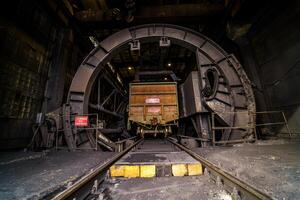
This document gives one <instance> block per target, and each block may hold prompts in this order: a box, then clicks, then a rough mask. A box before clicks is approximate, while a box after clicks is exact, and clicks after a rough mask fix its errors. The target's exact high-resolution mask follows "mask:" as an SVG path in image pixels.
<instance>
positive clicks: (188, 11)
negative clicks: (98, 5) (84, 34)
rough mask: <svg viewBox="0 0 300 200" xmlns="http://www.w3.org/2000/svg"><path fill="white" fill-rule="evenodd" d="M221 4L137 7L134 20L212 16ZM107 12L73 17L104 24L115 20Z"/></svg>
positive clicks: (80, 14) (88, 13)
mask: <svg viewBox="0 0 300 200" xmlns="http://www.w3.org/2000/svg"><path fill="white" fill-rule="evenodd" d="M223 10H224V5H223V4H222V3H207V2H204V3H197V4H176V5H160V6H143V7H139V8H138V9H137V11H136V14H135V20H136V21H140V20H155V19H161V18H174V19H179V18H182V17H184V18H188V17H199V16H213V15H217V14H220V13H222V12H223ZM112 12H113V10H112V9H109V10H84V11H80V12H77V13H76V14H75V17H76V18H77V19H78V20H80V21H83V22H104V21H112V20H115V16H114V15H112V14H111V13H112Z"/></svg>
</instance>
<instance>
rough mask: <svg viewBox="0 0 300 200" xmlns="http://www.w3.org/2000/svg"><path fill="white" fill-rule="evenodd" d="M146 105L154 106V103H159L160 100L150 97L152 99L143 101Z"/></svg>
mask: <svg viewBox="0 0 300 200" xmlns="http://www.w3.org/2000/svg"><path fill="white" fill-rule="evenodd" d="M145 102H146V103H151V104H156V103H160V99H159V98H157V97H152V98H147V99H146V100H145Z"/></svg>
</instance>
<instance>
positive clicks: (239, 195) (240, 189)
mask: <svg viewBox="0 0 300 200" xmlns="http://www.w3.org/2000/svg"><path fill="white" fill-rule="evenodd" d="M168 141H169V142H171V143H172V144H174V145H175V146H177V147H178V148H180V149H181V150H183V151H185V152H186V153H188V154H189V155H191V156H192V157H193V158H195V159H196V160H198V161H199V162H200V163H201V164H202V165H203V166H204V167H205V168H206V170H208V173H209V174H210V175H212V178H213V179H214V180H215V181H216V183H217V184H223V185H224V186H225V187H226V189H227V190H229V192H231V193H232V195H233V198H234V199H251V200H252V199H260V200H261V199H263V200H267V199H268V200H269V199H272V197H270V196H269V195H267V194H265V193H263V192H261V191H259V190H257V189H256V188H254V187H252V186H251V185H249V184H247V183H245V182H244V181H242V180H240V179H238V178H236V177H234V176H233V175H231V174H229V173H228V172H226V171H224V170H222V169H221V168H219V167H218V166H216V165H215V164H213V163H211V162H209V161H208V160H207V159H205V158H204V157H202V156H200V155H199V154H197V153H195V152H193V151H192V150H190V149H189V148H187V147H185V146H183V145H181V144H178V143H177V142H175V141H174V139H171V138H168Z"/></svg>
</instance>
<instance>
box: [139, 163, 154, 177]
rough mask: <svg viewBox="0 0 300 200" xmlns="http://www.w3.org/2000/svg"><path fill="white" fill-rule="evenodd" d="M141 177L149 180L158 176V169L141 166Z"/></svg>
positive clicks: (151, 166) (150, 166) (152, 166)
mask: <svg viewBox="0 0 300 200" xmlns="http://www.w3.org/2000/svg"><path fill="white" fill-rule="evenodd" d="M140 173H141V174H140V177H141V178H148V177H155V176H156V167H155V165H141V166H140Z"/></svg>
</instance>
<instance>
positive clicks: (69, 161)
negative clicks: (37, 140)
mask: <svg viewBox="0 0 300 200" xmlns="http://www.w3.org/2000/svg"><path fill="white" fill-rule="evenodd" d="M112 155H113V153H110V152H95V151H90V152H87V151H83V152H79V151H78V152H67V151H53V152H1V153H0V177H1V178H0V199H40V198H41V197H43V196H44V195H45V194H46V193H49V192H52V191H54V190H56V189H58V188H59V187H61V186H63V185H66V184H67V183H68V182H72V181H74V180H76V179H78V178H79V177H81V176H82V175H83V174H84V173H86V172H88V171H89V170H90V169H92V168H94V167H95V166H96V165H98V164H100V163H102V162H104V161H105V160H107V159H109V158H110V157H111V156H112Z"/></svg>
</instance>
